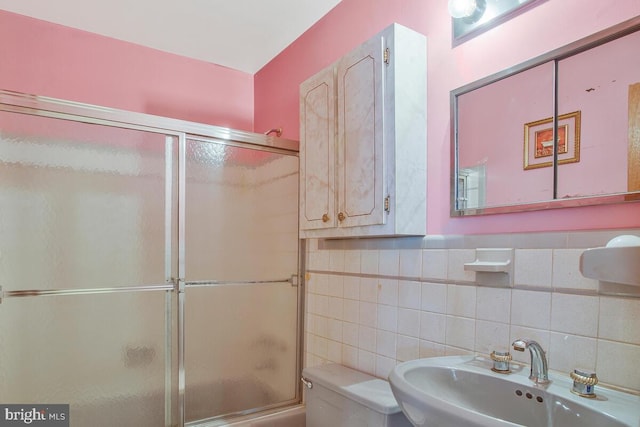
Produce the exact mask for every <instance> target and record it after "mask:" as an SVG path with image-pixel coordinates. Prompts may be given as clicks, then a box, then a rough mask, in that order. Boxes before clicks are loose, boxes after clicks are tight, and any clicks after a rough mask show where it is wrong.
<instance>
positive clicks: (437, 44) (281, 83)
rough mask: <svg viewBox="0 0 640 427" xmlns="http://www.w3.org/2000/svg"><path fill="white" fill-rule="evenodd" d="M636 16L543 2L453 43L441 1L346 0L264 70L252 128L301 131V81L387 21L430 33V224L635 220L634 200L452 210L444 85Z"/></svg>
mask: <svg viewBox="0 0 640 427" xmlns="http://www.w3.org/2000/svg"><path fill="white" fill-rule="evenodd" d="M637 15H640V2H639V1H638V0H598V1H592V0H591V1H585V0H562V1H547V2H545V3H543V4H541V5H539V6H538V7H536V8H534V9H532V10H530V11H528V12H527V13H525V14H523V15H521V16H519V17H517V18H515V19H512V20H511V21H509V22H506V23H504V24H502V25H501V26H499V27H497V28H495V29H493V30H491V31H488V32H486V33H484V34H482V35H480V36H478V37H476V38H475V39H472V40H470V41H468V42H466V43H464V44H462V45H460V46H458V47H456V48H455V49H452V48H451V28H450V20H449V17H448V14H447V2H446V0H437V1H436V0H432V1H425V0H394V1H391V0H389V1H384V2H382V1H380V0H343V1H342V2H341V3H340V4H339V5H338V6H336V8H334V9H333V10H332V11H331V12H330V13H329V14H328V15H327V16H325V18H323V19H322V20H321V21H320V22H319V23H317V24H316V25H315V26H313V27H312V28H311V29H309V30H308V31H307V32H306V33H305V34H304V35H303V36H301V37H300V38H299V39H298V40H296V41H295V42H294V43H292V44H291V45H290V46H289V47H288V48H287V49H286V50H285V51H284V52H282V53H281V54H280V55H279V56H278V57H276V58H275V59H274V60H273V61H271V62H270V63H269V64H267V65H266V66H265V67H264V68H263V69H262V70H260V71H259V72H258V73H257V74H256V76H255V80H254V84H255V127H256V130H261V129H268V128H271V127H274V126H282V127H283V128H284V136H285V137H288V138H294V139H297V138H298V115H299V113H298V86H299V84H300V83H301V82H302V81H304V80H305V79H306V78H307V77H309V76H311V75H313V74H314V73H316V72H317V71H319V70H320V69H321V68H323V67H325V66H327V65H329V64H331V63H332V62H334V61H335V60H337V59H338V58H339V57H340V56H341V55H343V54H344V53H346V52H348V51H349V50H350V49H352V48H353V47H355V46H357V45H358V44H359V43H361V42H362V41H364V40H366V39H367V38H368V37H370V36H372V35H373V34H375V33H376V32H377V31H379V30H381V29H382V28H384V27H386V26H387V25H389V24H390V23H392V22H398V23H400V24H402V25H405V26H407V27H410V28H413V29H414V30H417V31H419V32H421V33H423V34H425V35H426V36H427V37H428V72H427V85H428V118H427V122H428V130H427V132H428V158H427V160H428V179H427V189H428V206H427V212H428V232H429V233H430V234H462V233H465V234H466V233H471V234H472V233H494V232H520V231H542V230H579V229H602V228H624V227H637V226H640V204H639V203H636V204H631V205H626V206H619V205H618V206H602V207H597V206H596V207H584V208H571V209H563V210H550V211H544V212H527V213H517V214H503V215H491V216H486V217H477V218H449V203H450V202H449V191H450V190H449V188H450V185H449V181H450V176H449V163H450V159H449V157H450V155H449V153H450V151H449V150H450V148H449V144H450V141H449V138H450V133H449V129H450V117H449V108H450V107H449V92H450V91H451V90H453V89H455V88H457V87H460V86H462V85H464V84H467V83H470V82H472V81H474V80H477V79H480V78H482V77H485V76H487V75H489V74H493V73H495V72H498V71H501V70H503V69H505V68H507V67H509V66H512V65H515V64H518V63H521V62H523V61H525V60H527V59H530V58H532V57H535V56H538V55H540V54H543V53H545V52H547V51H549V50H552V49H555V48H557V47H560V46H563V45H565V44H568V43H570V42H572V41H575V40H577V39H580V38H582V37H585V36H587V35H589V34H592V33H594V32H596V31H598V30H602V29H604V28H607V27H609V26H611V25H614V24H617V23H619V22H622V21H624V20H627V19H629V18H631V17H634V16H637Z"/></svg>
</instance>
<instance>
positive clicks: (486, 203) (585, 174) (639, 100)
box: [451, 16, 640, 216]
mask: <svg viewBox="0 0 640 427" xmlns="http://www.w3.org/2000/svg"><path fill="white" fill-rule="evenodd" d="M638 45H640V16H638V17H634V18H632V19H630V20H628V21H625V22H623V23H621V24H618V25H616V26H614V27H611V28H609V29H606V30H604V31H601V32H598V33H596V34H593V35H591V36H589V37H586V38H584V39H582V40H579V41H577V42H574V43H572V44H569V45H567V46H564V47H561V48H559V49H556V50H553V51H551V52H549V53H546V54H544V55H541V56H539V57H537V58H534V59H531V60H529V61H526V62H524V63H522V64H519V65H517V66H514V67H511V68H509V69H506V70H503V71H501V72H499V73H496V74H494V75H491V76H488V77H486V78H483V79H481V80H478V81H476V82H473V83H470V84H467V85H465V86H463V87H460V88H458V89H456V90H454V91H452V92H451V117H452V127H451V141H452V143H451V171H452V174H451V216H468V215H486V214H496V213H510V212H521V211H532V210H543V209H556V208H566V207H577V206H591V205H601V204H613V203H629V202H635V201H639V200H640V58H638V59H636V57H637V55H636V54H635V48H633V46H638ZM620 64H622V65H624V67H621V66H620Z"/></svg>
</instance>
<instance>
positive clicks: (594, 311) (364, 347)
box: [305, 232, 640, 392]
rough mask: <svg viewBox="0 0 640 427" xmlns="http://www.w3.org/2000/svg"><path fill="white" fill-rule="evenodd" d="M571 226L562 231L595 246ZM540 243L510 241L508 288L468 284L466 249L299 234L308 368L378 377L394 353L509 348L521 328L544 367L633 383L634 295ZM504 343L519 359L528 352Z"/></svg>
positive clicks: (638, 331) (576, 251)
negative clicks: (612, 289)
mask: <svg viewBox="0 0 640 427" xmlns="http://www.w3.org/2000/svg"><path fill="white" fill-rule="evenodd" d="M579 234H580V233H574V235H572V236H571V239H573V241H574V242H575V241H578V242H580V241H584V242H591V243H593V242H592V240H593V239H592V238H590V237H589V236H581V235H579ZM585 234H588V232H585ZM605 237H606V235H605ZM539 240H540V239H536V236H534V235H532V236H531V239H530V242H531V247H527V242H529V241H528V240H527V239H526V238H525V239H521V240H520V241H518V243H519V247H518V248H516V250H515V259H514V265H515V271H514V287H513V288H500V287H486V286H476V285H475V283H474V279H475V275H474V273H473V272H468V271H464V268H463V266H464V263H465V262H470V261H473V260H474V259H475V251H474V250H473V249H466V248H462V249H460V248H451V249H443V248H434V249H415V248H412V249H386V248H385V249H367V248H362V247H355V248H349V245H348V244H347V245H346V246H345V247H346V249H320V248H319V245H318V242H317V241H314V240H311V241H308V244H307V255H308V258H307V260H306V261H307V270H308V272H307V274H306V277H307V282H306V292H307V294H306V301H307V309H306V319H305V320H306V321H305V327H306V334H305V337H306V343H305V348H306V358H305V363H306V365H308V366H313V365H317V364H322V363H326V362H336V363H342V364H343V365H346V366H349V367H352V368H355V369H358V370H361V371H364V372H367V373H370V374H372V375H376V376H378V377H382V378H385V377H386V376H387V375H388V374H389V372H390V371H391V369H393V367H394V366H395V365H396V364H397V363H400V362H403V361H407V360H411V359H416V358H420V357H433V356H444V355H451V354H469V353H474V352H475V353H480V354H488V353H490V352H491V351H493V350H495V349H500V350H511V346H510V343H511V342H512V341H513V340H514V339H516V338H522V337H527V338H531V339H535V340H537V341H538V342H539V343H540V344H541V345H542V347H543V348H544V349H545V350H546V352H547V356H548V360H549V366H550V368H551V369H553V370H557V371H561V372H569V371H571V370H572V369H574V368H576V367H581V368H586V369H596V371H597V373H598V377H599V379H600V382H601V383H605V384H606V383H608V384H612V385H616V386H619V387H624V388H628V389H632V390H635V391H637V392H640V363H639V361H640V299H637V298H628V297H613V296H605V295H598V293H597V285H598V282H597V281H595V280H591V279H586V278H584V277H583V276H582V275H581V274H580V272H579V270H578V265H579V258H580V254H581V253H582V249H580V248H575V247H573V248H569V247H567V248H562V247H557V244H556V243H554V245H556V247H550V248H544V247H542V248H541V247H540V242H539ZM566 240H569V239H562V238H557V239H554V240H553V242H557V241H566ZM523 242H524V243H523ZM604 243H606V240H605V241H604V242H603V244H604ZM367 245H371V244H367ZM371 246H375V245H371ZM385 247H388V246H385ZM511 352H512V354H513V356H514V359H515V360H517V361H520V362H523V363H527V364H528V363H529V354H528V352H527V353H519V352H515V351H513V350H511Z"/></svg>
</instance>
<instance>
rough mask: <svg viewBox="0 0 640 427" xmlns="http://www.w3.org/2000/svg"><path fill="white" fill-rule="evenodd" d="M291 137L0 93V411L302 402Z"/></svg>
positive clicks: (192, 410)
mask: <svg viewBox="0 0 640 427" xmlns="http://www.w3.org/2000/svg"><path fill="white" fill-rule="evenodd" d="M297 211H298V157H297V143H295V142H293V141H288V140H284V139H279V138H272V137H267V136H263V135H255V134H250V133H244V132H238V131H233V130H230V129H226V128H219V127H214V126H206V125H199V124H194V123H190V122H184V121H180V120H175V119H168V118H160V117H156V116H149V115H145V114H139V113H130V112H124V111H118V110H112V109H106V108H101V107H95V106H89V105H84V104H77V103H71V102H65V101H60V100H54V99H50V98H43V97H35V96H26V95H21V94H17V93H13V92H7V91H0V286H1V288H0V403H1V404H60V403H62V404H69V405H70V423H71V426H76V427H79V426H92V427H94V426H110V427H111V426H116V425H117V426H154V427H155V426H161V425H164V426H175V425H178V426H182V425H196V424H206V425H217V424H221V423H223V422H226V421H228V420H229V419H230V418H231V417H235V416H249V415H251V414H254V413H255V414H258V413H263V412H264V411H268V410H275V409H277V408H282V407H286V406H288V405H294V404H297V403H299V402H300V400H301V399H300V393H301V391H300V387H299V384H298V381H297V378H298V373H299V372H300V365H301V359H300V357H301V351H300V345H301V330H302V328H301V324H302V323H301V322H302V320H301V319H302V310H301V308H302V298H303V292H302V291H301V288H300V286H299V277H298V271H300V270H299V269H300V265H299V264H300V261H299V258H300V257H299V253H300V251H301V246H300V244H299V240H298V237H297V229H298V222H297V221H298V213H297Z"/></svg>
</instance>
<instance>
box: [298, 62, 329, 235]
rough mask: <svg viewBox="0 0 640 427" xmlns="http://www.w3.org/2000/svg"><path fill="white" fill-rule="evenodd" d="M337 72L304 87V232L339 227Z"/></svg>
mask: <svg viewBox="0 0 640 427" xmlns="http://www.w3.org/2000/svg"><path fill="white" fill-rule="evenodd" d="M334 82H335V77H334V72H333V68H329V69H326V70H324V71H322V72H320V73H318V74H316V75H315V76H314V77H312V78H311V79H309V80H307V81H305V82H304V83H302V85H300V229H301V230H316V229H323V228H333V227H335V226H336V209H335V111H336V110H335V83H334Z"/></svg>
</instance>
